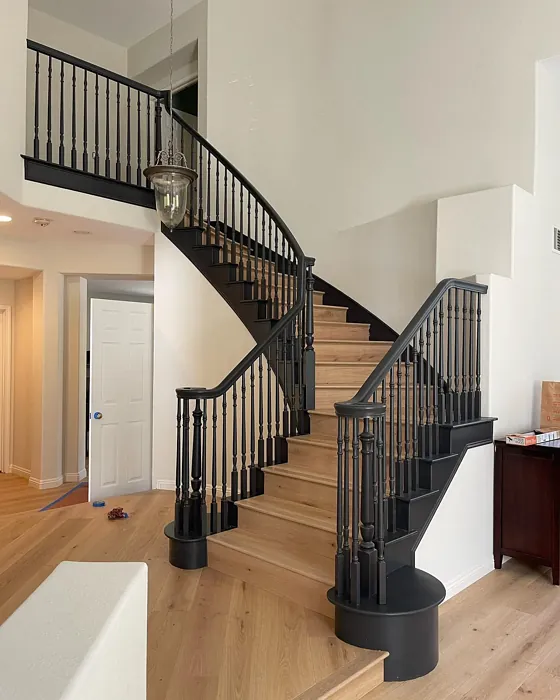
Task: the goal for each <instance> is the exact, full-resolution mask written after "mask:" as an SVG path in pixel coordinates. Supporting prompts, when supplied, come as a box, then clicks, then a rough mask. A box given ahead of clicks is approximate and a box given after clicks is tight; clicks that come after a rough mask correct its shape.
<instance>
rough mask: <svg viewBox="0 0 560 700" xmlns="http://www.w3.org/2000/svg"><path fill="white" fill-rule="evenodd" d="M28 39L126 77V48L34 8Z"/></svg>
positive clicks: (30, 9)
mask: <svg viewBox="0 0 560 700" xmlns="http://www.w3.org/2000/svg"><path fill="white" fill-rule="evenodd" d="M108 21H110V20H109V18H108ZM27 36H28V38H29V39H32V40H33V41H37V42H38V43H39V44H45V45H46V46H49V47H51V48H53V49H58V50H59V51H63V52H64V53H69V54H71V55H72V56H76V57H77V58H81V59H82V60H83V61H89V62H90V63H95V64H96V65H98V66H102V67H103V68H107V69H108V70H112V71H114V72H115V73H119V74H120V75H127V50H126V48H124V47H123V46H118V45H117V44H114V43H113V42H111V41H107V40H106V39H103V38H102V37H100V36H97V35H95V34H92V33H91V32H86V31H85V30H83V29H80V27H75V26H74V25H72V24H68V23H67V22H63V21H62V20H60V19H57V18H56V17H52V16H51V15H48V14H46V13H44V12H40V11H39V10H36V9H35V8H33V7H30V8H29V19H28V34H27Z"/></svg>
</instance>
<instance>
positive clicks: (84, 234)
mask: <svg viewBox="0 0 560 700" xmlns="http://www.w3.org/2000/svg"><path fill="white" fill-rule="evenodd" d="M74 233H75V234H76V235H77V236H91V231H74Z"/></svg>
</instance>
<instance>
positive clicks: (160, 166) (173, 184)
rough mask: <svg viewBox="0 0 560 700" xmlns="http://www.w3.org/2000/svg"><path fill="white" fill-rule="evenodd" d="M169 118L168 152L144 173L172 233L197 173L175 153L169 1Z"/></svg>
mask: <svg viewBox="0 0 560 700" xmlns="http://www.w3.org/2000/svg"><path fill="white" fill-rule="evenodd" d="M169 117H170V123H171V128H170V137H169V141H168V146H167V151H163V150H162V151H160V152H159V153H158V155H157V158H156V164H155V165H152V166H150V167H148V168H146V169H145V170H144V176H145V177H146V178H147V179H148V180H149V181H150V182H151V183H152V184H153V186H154V191H155V196H156V209H157V212H158V214H159V218H160V219H161V222H162V224H163V225H164V226H166V227H167V228H169V229H171V230H173V229H174V228H177V226H179V224H181V222H182V221H183V219H184V218H185V214H186V212H187V193H188V190H189V186H190V184H191V183H192V182H194V180H196V178H197V177H198V174H197V173H196V171H194V170H191V169H190V168H188V167H187V161H186V158H185V156H184V154H183V153H181V152H180V151H175V147H174V145H173V144H174V138H173V136H174V135H173V124H174V121H173V0H171V1H170V22H169Z"/></svg>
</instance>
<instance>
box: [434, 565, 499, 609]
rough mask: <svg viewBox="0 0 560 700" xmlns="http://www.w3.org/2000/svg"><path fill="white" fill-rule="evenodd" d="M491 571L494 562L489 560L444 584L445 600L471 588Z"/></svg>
mask: <svg viewBox="0 0 560 700" xmlns="http://www.w3.org/2000/svg"><path fill="white" fill-rule="evenodd" d="M492 571H494V561H493V560H492V559H491V560H489V561H488V562H485V563H484V564H480V565H479V566H477V567H475V568H474V569H472V570H471V571H468V572H467V573H466V574H463V575H461V576H459V577H457V578H456V579H454V580H453V581H450V582H449V583H446V582H444V585H445V589H446V591H447V595H446V596H445V600H449V599H450V598H453V596H456V595H457V594H458V593H460V592H461V591H464V590H465V588H468V587H469V586H472V585H473V583H476V582H477V581H478V580H479V579H481V578H482V577H483V576H486V575H487V574H489V573H490V572H492Z"/></svg>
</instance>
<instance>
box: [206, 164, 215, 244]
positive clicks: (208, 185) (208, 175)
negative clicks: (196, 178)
mask: <svg viewBox="0 0 560 700" xmlns="http://www.w3.org/2000/svg"><path fill="white" fill-rule="evenodd" d="M211 173H212V155H211V154H210V151H208V167H207V168H206V245H210V244H211V243H212V240H211V239H212V223H211V221H210V190H211V182H212V180H211V177H212V175H211ZM214 243H217V241H214Z"/></svg>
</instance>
